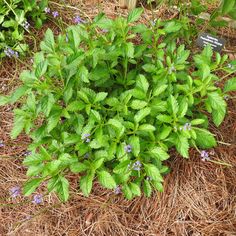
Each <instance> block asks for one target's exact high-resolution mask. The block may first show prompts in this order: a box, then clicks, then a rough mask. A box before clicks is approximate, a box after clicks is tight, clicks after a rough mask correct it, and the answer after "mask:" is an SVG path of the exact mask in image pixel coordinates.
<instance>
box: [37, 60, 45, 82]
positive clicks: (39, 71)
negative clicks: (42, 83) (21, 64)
mask: <svg viewBox="0 0 236 236" xmlns="http://www.w3.org/2000/svg"><path fill="white" fill-rule="evenodd" d="M47 67H48V63H47V61H46V60H44V61H41V62H40V63H39V64H38V65H37V66H36V69H35V76H36V77H37V78H41V77H42V76H43V75H44V74H45V73H46V71H47Z"/></svg>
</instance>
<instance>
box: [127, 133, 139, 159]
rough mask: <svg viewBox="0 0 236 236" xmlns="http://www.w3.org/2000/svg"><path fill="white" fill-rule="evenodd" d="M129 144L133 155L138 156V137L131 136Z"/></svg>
mask: <svg viewBox="0 0 236 236" xmlns="http://www.w3.org/2000/svg"><path fill="white" fill-rule="evenodd" d="M129 144H130V145H131V147H132V153H133V154H134V156H135V157H138V155H139V153H140V142H139V137H138V136H132V137H130V139H129Z"/></svg>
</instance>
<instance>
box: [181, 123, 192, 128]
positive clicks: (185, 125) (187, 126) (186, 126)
mask: <svg viewBox="0 0 236 236" xmlns="http://www.w3.org/2000/svg"><path fill="white" fill-rule="evenodd" d="M191 128H192V126H191V124H190V123H186V124H184V126H183V129H184V130H191Z"/></svg>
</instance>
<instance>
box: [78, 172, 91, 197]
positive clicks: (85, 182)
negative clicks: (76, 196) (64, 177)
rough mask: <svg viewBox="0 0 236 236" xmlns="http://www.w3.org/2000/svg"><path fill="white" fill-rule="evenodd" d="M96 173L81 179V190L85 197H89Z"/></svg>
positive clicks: (88, 174)
mask: <svg viewBox="0 0 236 236" xmlns="http://www.w3.org/2000/svg"><path fill="white" fill-rule="evenodd" d="M93 178H94V172H93V171H91V172H89V173H87V175H84V176H82V177H81V178H80V189H81V190H82V192H83V194H84V196H86V197H88V196H89V194H90V192H91V190H92V185H93Z"/></svg>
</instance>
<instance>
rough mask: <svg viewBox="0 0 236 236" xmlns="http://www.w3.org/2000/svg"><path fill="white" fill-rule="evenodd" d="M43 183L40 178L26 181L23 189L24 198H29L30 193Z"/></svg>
mask: <svg viewBox="0 0 236 236" xmlns="http://www.w3.org/2000/svg"><path fill="white" fill-rule="evenodd" d="M42 181H43V179H42V178H37V179H32V180H30V181H28V182H27V183H26V184H25V185H24V188H23V194H24V195H25V196H29V195H30V194H31V193H33V192H34V191H35V189H36V188H37V187H38V186H39V185H40V183H41V182H42Z"/></svg>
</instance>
